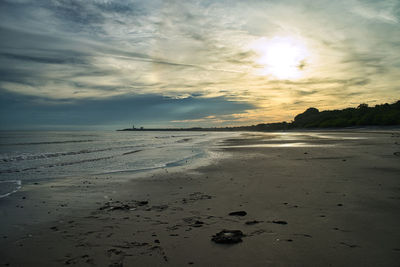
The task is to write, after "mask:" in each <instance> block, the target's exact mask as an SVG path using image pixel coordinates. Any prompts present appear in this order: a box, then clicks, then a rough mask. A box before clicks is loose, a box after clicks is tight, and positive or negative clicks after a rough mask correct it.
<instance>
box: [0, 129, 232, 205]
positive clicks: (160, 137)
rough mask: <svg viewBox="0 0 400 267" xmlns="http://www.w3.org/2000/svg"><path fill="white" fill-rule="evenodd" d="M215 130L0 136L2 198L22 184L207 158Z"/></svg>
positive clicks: (9, 133)
mask: <svg viewBox="0 0 400 267" xmlns="http://www.w3.org/2000/svg"><path fill="white" fill-rule="evenodd" d="M231 135H232V133H213V132H111V131H109V132H25V131H21V132H0V197H5V196H8V195H9V194H10V193H12V192H15V191H16V190H18V188H20V187H21V183H22V185H23V184H24V183H29V182H30V183H32V182H38V181H43V180H49V179H56V178H61V177H67V176H68V177H71V176H79V175H85V174H106V173H116V172H143V171H147V170H153V169H156V168H162V167H174V166H179V165H184V164H187V163H189V162H192V161H194V160H196V159H198V158H202V157H206V156H207V153H208V151H207V150H208V148H209V147H210V144H211V143H213V141H214V140H216V139H219V138H223V137H224V136H231Z"/></svg>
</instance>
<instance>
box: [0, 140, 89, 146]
mask: <svg viewBox="0 0 400 267" xmlns="http://www.w3.org/2000/svg"><path fill="white" fill-rule="evenodd" d="M93 141H94V140H66V141H53V142H49V141H47V142H28V143H13V144H0V145H2V146H27V145H52V144H68V143H87V142H93Z"/></svg>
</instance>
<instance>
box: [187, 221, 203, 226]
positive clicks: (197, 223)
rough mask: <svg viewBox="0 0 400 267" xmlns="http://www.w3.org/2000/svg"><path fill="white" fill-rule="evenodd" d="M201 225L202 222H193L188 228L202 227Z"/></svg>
mask: <svg viewBox="0 0 400 267" xmlns="http://www.w3.org/2000/svg"><path fill="white" fill-rule="evenodd" d="M203 224H204V222H202V221H195V222H194V223H193V224H192V225H190V226H192V227H202V226H203Z"/></svg>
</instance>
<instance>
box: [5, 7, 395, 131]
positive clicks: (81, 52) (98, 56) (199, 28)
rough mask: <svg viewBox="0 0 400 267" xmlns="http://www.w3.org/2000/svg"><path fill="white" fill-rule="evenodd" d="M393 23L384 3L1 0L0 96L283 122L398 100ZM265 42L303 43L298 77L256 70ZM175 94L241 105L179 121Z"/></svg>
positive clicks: (224, 119) (392, 10) (242, 120)
mask: <svg viewBox="0 0 400 267" xmlns="http://www.w3.org/2000/svg"><path fill="white" fill-rule="evenodd" d="M399 16H400V4H399V3H398V1H395V0H384V1H357V0H352V1H345V0H340V1H328V0H321V1H306V0H298V1H294V0H284V1H256V0H254V1H246V2H243V1H227V0H221V1H191V0H189V1H184V2H182V1H161V0H149V1H134V0H115V1H107V0H92V1H86V0H85V1H84V0H73V1H66V0H43V1H29V0H18V1H17V0H15V1H11V0H4V1H1V2H0V17H1V27H0V35H1V36H2V42H1V43H0V90H2V91H3V92H4V93H3V97H4V94H13V95H14V96H15V97H17V98H19V99H22V100H26V98H27V97H32V99H36V98H37V99H41V101H45V102H47V103H48V102H50V100H51V101H53V102H54V103H58V104H57V105H61V106H63V104H62V101H67V102H68V103H81V105H86V104H87V103H91V104H90V105H88V107H92V108H93V109H94V110H96V108H95V106H93V105H92V103H94V102H91V101H95V100H96V101H100V102H101V101H105V102H104V103H108V102H107V101H110V103H114V102H113V101H116V100H115V99H123V98H126V99H134V98H135V97H134V96H138V97H139V96H141V95H153V96H160V97H166V98H167V99H171V101H172V99H175V100H176V101H177V102H174V103H181V104H182V103H183V104H182V109H181V110H180V112H177V113H176V114H175V113H169V114H171V117H168V118H165V119H166V120H172V121H181V123H183V121H185V123H187V124H188V125H190V123H194V122H195V121H192V122H191V121H190V120H201V118H205V117H207V116H216V117H215V118H207V119H206V121H211V122H213V121H214V122H217V121H218V122H220V123H223V122H227V123H228V122H229V123H232V124H235V123H239V122H240V123H245V122H246V120H247V122H248V123H253V122H266V121H267V120H272V121H279V120H290V118H291V117H292V116H293V115H294V114H295V113H296V112H301V111H303V110H304V109H305V108H307V105H312V106H317V107H319V108H322V107H326V108H341V107H345V106H347V105H350V104H352V103H354V102H357V101H362V102H367V103H368V102H369V101H370V102H371V103H372V102H373V101H380V102H390V101H394V100H396V98H398V86H397V82H398V78H397V77H399V76H400V53H399V48H400V35H399V23H398V21H399ZM274 37H291V38H295V39H296V40H299V42H301V43H302V44H303V45H304V46H305V47H307V50H308V51H309V52H310V56H309V57H308V58H307V59H306V60H305V61H304V62H303V63H304V67H303V68H302V70H301V71H302V72H303V73H304V75H303V76H302V77H301V78H300V79H298V80H277V79H275V78H274V77H271V76H260V75H258V73H259V71H260V68H263V67H264V66H260V65H259V64H256V63H255V62H256V61H257V57H258V56H259V55H257V53H256V51H254V50H253V49H252V48H251V44H252V43H254V42H256V41H257V40H260V38H264V39H265V40H269V39H273V38H274ZM303 63H302V64H303ZM135 99H136V98H135ZM179 99H181V102H179V101H178V100H179ZM182 99H196V101H199V102H201V103H203V104H204V103H206V102H207V101H208V102H207V103H214V104H217V103H219V102H213V101H211V100H212V99H223V101H225V102H232V103H237V104H240V103H242V104H243V105H245V106H246V108H245V109H242V110H241V111H240V112H236V111H234V110H231V111H230V112H233V113H232V114H240V115H237V116H233V115H232V114H223V115H221V114H220V115H218V116H217V115H213V114H202V115H201V116H200V115H198V116H195V117H193V118H187V117H185V118H180V117H179V114H181V113H182V114H183V113H184V114H189V113H188V112H189V107H188V106H186V105H185V104H184V103H186V102H184V101H183V100H182ZM86 101H88V102H86ZM186 101H188V100H186ZM193 101H194V100H193ZM202 101H203V102H202ZM221 101H222V100H221ZM149 105H150V104H149ZM224 107H225V108H226V106H224ZM20 108H21V109H27V108H24V107H22V106H20ZM76 108H77V109H79V108H80V107H79V105H78V106H76ZM126 108H128V107H126ZM173 110H175V111H177V110H179V108H178V106H174V109H173ZM228 110H229V109H228ZM87 112H89V110H87ZM219 112H221V111H219ZM41 114H44V113H41ZM68 114H70V113H68ZM172 115H174V116H177V117H173V116H172ZM49 116H50V115H49ZM148 119H149V120H151V119H150V117H149V118H148ZM49 120H50V119H49ZM152 121H154V120H152ZM198 122H199V121H198ZM40 123H42V124H44V123H45V121H44V120H43V121H41V122H40ZM159 123H161V124H162V120H161V119H160V121H159ZM177 123H178V122H177Z"/></svg>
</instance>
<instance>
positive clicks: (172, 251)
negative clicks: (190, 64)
mask: <svg viewBox="0 0 400 267" xmlns="http://www.w3.org/2000/svg"><path fill="white" fill-rule="evenodd" d="M215 150H216V151H220V152H222V153H228V154H229V157H227V158H224V159H222V160H215V161H214V162H212V163H210V164H208V165H207V166H202V167H198V168H194V169H193V168H175V169H164V170H159V171H155V172H153V173H150V174H146V175H145V177H143V178H137V177H135V179H131V180H130V181H128V182H126V180H129V178H130V177H129V176H130V175H129V174H120V175H117V174H115V175H112V176H86V177H81V178H79V179H76V178H75V179H64V180H60V181H54V182H53V183H51V184H49V183H46V184H40V183H38V184H31V185H27V186H25V187H24V188H23V189H22V190H20V191H19V192H17V193H15V194H13V195H11V196H9V197H7V198H4V199H0V210H1V214H0V216H1V219H0V220H1V230H0V237H1V239H0V264H1V265H5V266H64V265H76V266H188V265H194V266H399V262H400V230H399V225H400V178H399V177H400V153H399V152H400V132H399V131H386V132H372V133H367V132H355V131H344V132H325V133H309V132H304V133H286V134H282V133H277V134H276V135H274V134H262V133H247V134H243V135H242V136H241V137H239V138H234V139H228V140H225V141H223V142H221V143H219V145H218V147H216V148H215ZM232 212H237V213H236V214H232V215H229V214H230V213H232ZM223 229H226V230H240V231H241V232H242V233H243V235H244V236H243V237H242V238H241V240H242V241H241V242H238V243H233V244H219V243H215V242H213V241H212V238H213V236H215V235H216V234H217V233H218V232H220V231H221V230H223ZM236 241H238V240H236ZM239 241H240V240H239Z"/></svg>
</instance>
